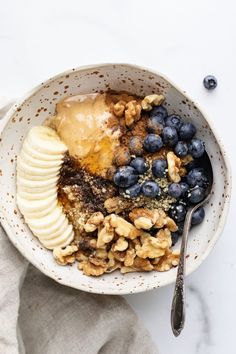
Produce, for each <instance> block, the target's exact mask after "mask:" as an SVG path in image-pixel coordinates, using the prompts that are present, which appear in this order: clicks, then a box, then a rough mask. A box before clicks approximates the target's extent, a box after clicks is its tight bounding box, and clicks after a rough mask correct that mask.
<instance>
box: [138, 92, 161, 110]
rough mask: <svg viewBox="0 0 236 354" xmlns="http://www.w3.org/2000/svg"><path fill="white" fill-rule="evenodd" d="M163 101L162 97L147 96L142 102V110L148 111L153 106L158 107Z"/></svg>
mask: <svg viewBox="0 0 236 354" xmlns="http://www.w3.org/2000/svg"><path fill="white" fill-rule="evenodd" d="M164 100H165V97H164V96H163V95H148V96H146V97H144V99H143V100H142V102H141V104H142V109H143V110H144V111H150V110H151V109H152V107H153V106H160V105H161V104H162V103H163V102H164Z"/></svg>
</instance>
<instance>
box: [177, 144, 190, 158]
mask: <svg viewBox="0 0 236 354" xmlns="http://www.w3.org/2000/svg"><path fill="white" fill-rule="evenodd" d="M175 153H176V155H177V156H179V157H184V156H186V155H188V145H187V143H185V142H184V141H179V142H178V143H177V144H176V145H175Z"/></svg>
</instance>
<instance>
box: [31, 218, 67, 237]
mask: <svg viewBox="0 0 236 354" xmlns="http://www.w3.org/2000/svg"><path fill="white" fill-rule="evenodd" d="M68 227H69V223H68V220H67V219H65V220H64V222H63V223H62V225H61V226H60V227H58V228H57V230H54V231H51V232H48V233H46V232H44V234H43V233H42V232H41V230H32V231H33V232H34V234H35V236H37V237H38V238H39V239H40V241H41V240H45V241H49V240H52V239H54V238H56V237H59V236H61V235H63V234H64V233H65V232H66V230H67V229H68ZM44 231H48V230H44Z"/></svg>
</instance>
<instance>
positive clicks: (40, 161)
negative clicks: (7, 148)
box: [20, 149, 63, 169]
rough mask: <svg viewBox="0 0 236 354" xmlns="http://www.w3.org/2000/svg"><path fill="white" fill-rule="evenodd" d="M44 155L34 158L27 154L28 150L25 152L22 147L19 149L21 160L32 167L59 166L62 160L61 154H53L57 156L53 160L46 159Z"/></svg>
mask: <svg viewBox="0 0 236 354" xmlns="http://www.w3.org/2000/svg"><path fill="white" fill-rule="evenodd" d="M45 156H47V155H45ZM45 156H41V158H35V157H32V156H31V155H29V153H28V152H26V151H25V150H24V149H22V150H21V153H20V157H21V160H22V161H23V162H24V163H25V164H28V165H29V166H33V167H39V168H41V169H44V168H53V167H59V168H60V167H61V164H62V160H63V155H53V156H57V157H56V158H55V159H53V160H46V159H45Z"/></svg>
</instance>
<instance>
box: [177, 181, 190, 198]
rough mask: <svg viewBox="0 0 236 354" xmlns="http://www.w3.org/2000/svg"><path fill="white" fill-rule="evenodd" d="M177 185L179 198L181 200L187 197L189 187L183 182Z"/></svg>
mask: <svg viewBox="0 0 236 354" xmlns="http://www.w3.org/2000/svg"><path fill="white" fill-rule="evenodd" d="M179 185H180V188H181V197H182V198H185V197H187V195H188V192H189V185H188V184H187V183H185V182H180V183H179Z"/></svg>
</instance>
